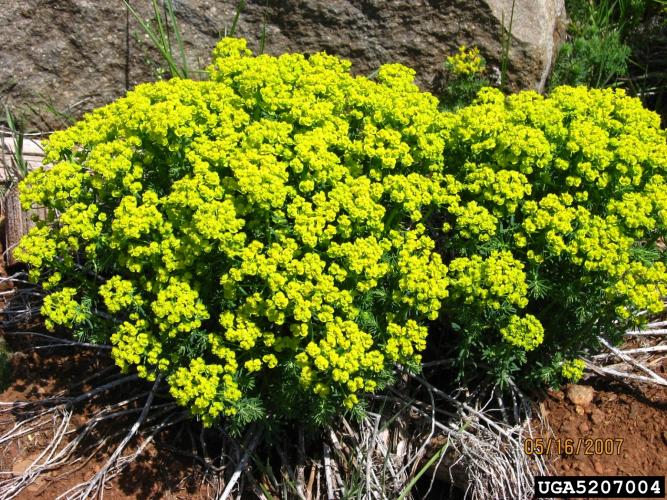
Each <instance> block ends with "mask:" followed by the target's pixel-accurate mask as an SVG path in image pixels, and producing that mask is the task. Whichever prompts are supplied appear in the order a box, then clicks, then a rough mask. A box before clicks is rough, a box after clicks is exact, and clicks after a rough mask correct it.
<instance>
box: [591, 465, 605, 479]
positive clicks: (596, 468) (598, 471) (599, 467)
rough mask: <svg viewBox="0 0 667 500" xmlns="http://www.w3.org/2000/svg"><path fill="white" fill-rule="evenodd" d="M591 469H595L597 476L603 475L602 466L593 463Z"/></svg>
mask: <svg viewBox="0 0 667 500" xmlns="http://www.w3.org/2000/svg"><path fill="white" fill-rule="evenodd" d="M593 467H594V468H595V473H596V474H599V475H601V476H602V475H603V474H604V467H602V464H601V463H600V462H594V463H593Z"/></svg>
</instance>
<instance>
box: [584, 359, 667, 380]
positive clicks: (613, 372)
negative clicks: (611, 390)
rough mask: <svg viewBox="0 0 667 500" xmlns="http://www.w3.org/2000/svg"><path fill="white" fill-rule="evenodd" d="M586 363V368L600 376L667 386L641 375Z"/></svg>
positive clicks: (589, 362)
mask: <svg viewBox="0 0 667 500" xmlns="http://www.w3.org/2000/svg"><path fill="white" fill-rule="evenodd" d="M584 361H586V367H587V368H589V369H590V370H592V371H594V372H596V373H597V374H598V375H611V376H612V377H617V378H619V379H630V380H636V381H638V382H648V383H651V384H658V385H665V386H667V382H658V381H656V380H655V379H653V378H650V377H643V376H641V375H632V374H631V373H625V372H619V371H617V370H612V369H611V368H603V367H601V366H597V365H595V364H593V363H592V362H591V361H588V360H584Z"/></svg>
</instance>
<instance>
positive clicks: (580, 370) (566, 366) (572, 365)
mask: <svg viewBox="0 0 667 500" xmlns="http://www.w3.org/2000/svg"><path fill="white" fill-rule="evenodd" d="M584 368H586V362H585V361H584V360H582V359H571V360H567V361H564V362H563V364H562V365H561V367H560V369H561V374H562V375H563V378H565V379H567V380H569V381H570V382H578V381H579V380H580V379H581V377H582V376H583V375H584Z"/></svg>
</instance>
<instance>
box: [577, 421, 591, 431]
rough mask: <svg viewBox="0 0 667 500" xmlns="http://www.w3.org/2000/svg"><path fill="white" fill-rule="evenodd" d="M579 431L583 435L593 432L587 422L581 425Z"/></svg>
mask: <svg viewBox="0 0 667 500" xmlns="http://www.w3.org/2000/svg"><path fill="white" fill-rule="evenodd" d="M579 430H580V431H581V433H582V434H586V433H587V432H588V431H590V430H591V428H590V426H589V425H588V423H586V422H582V423H581V425H580V426H579Z"/></svg>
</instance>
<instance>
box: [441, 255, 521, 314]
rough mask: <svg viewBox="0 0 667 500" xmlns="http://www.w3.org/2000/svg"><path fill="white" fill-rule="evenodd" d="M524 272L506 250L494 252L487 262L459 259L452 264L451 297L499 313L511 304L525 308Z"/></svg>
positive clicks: (479, 259) (468, 258)
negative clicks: (503, 307)
mask: <svg viewBox="0 0 667 500" xmlns="http://www.w3.org/2000/svg"><path fill="white" fill-rule="evenodd" d="M523 268H524V265H523V264H522V263H521V262H520V261H518V260H517V259H515V258H514V257H513V256H512V253H511V252H509V251H507V250H505V251H497V250H493V251H492V252H491V254H490V255H489V256H488V257H486V258H482V257H481V256H479V255H473V256H472V257H459V258H456V259H454V260H453V261H452V262H451V263H450V264H449V273H450V287H451V289H452V295H453V296H455V297H456V298H458V299H459V300H462V301H463V303H464V304H470V305H472V306H474V307H489V308H491V309H500V308H501V307H502V306H503V305H504V304H511V305H513V306H515V307H518V308H524V307H526V306H527V305H528V298H527V297H526V295H527V293H528V286H527V285H526V274H525V273H524V272H523Z"/></svg>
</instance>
